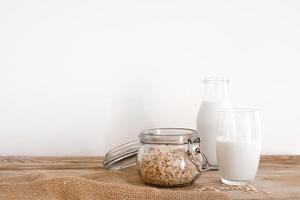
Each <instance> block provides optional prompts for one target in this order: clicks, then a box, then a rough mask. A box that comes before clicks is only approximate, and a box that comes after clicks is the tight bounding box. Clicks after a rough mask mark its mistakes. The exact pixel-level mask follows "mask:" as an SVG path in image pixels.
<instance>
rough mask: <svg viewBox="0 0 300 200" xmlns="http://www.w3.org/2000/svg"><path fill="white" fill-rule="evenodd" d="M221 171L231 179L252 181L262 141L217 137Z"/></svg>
mask: <svg viewBox="0 0 300 200" xmlns="http://www.w3.org/2000/svg"><path fill="white" fill-rule="evenodd" d="M217 157H218V165H219V173H220V175H221V177H222V178H224V179H226V180H229V181H241V182H242V181H251V180H253V179H254V178H255V176H256V172H257V168H258V164H259V158H260V142H259V141H257V142H255V141H254V142H241V141H233V140H228V139H224V137H218V138H217Z"/></svg>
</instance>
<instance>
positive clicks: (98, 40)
mask: <svg viewBox="0 0 300 200" xmlns="http://www.w3.org/2000/svg"><path fill="white" fill-rule="evenodd" d="M299 11H300V1H296V0H294V1H274V0H265V1H261V0H257V1H238V0H237V1H198V0H194V1H174V0H170V1H165V0H149V1H145V0H136V1H135V0H126V1H122V0H117V1H116V0H114V1H104V0H102V1H98V0H81V1H79V0H77V1H75V0H57V1H50V0H49V1H46V0H42V1H41V0H28V1H21V0H1V1H0V133H1V134H0V154H1V155H101V154H103V153H105V152H106V151H107V150H108V149H109V148H111V147H112V146H115V145H118V144H120V143H122V142H126V141H128V140H131V139H135V138H137V136H138V134H139V131H140V130H142V129H146V128H152V127H190V128H195V119H196V114H197V112H198V108H199V106H200V103H201V96H202V92H203V87H202V79H203V77H205V76H223V75H224V76H226V77H228V78H229V79H230V80H231V85H230V92H231V99H232V101H233V102H234V103H235V105H236V106H247V107H258V108H260V109H261V112H262V119H263V153H264V154H300V142H299V141H300V125H299V122H300V121H299V120H300V107H299V103H300V93H299V92H300V91H299V84H300V78H299V76H300V74H299V67H300V12H299Z"/></svg>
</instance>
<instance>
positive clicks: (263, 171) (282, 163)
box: [0, 156, 300, 199]
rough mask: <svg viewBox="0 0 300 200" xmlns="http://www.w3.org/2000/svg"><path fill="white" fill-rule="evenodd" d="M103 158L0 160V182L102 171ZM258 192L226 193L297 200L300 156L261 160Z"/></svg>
mask: <svg viewBox="0 0 300 200" xmlns="http://www.w3.org/2000/svg"><path fill="white" fill-rule="evenodd" d="M102 160H103V157H0V181H1V180H4V179H5V178H6V177H8V176H10V177H11V176H17V175H22V174H26V173H31V172H35V171H41V170H42V171H50V172H51V173H54V174H58V175H59V174H64V173H66V172H67V173H68V174H72V175H76V174H78V175H80V174H81V173H86V172H88V171H95V170H99V169H101V168H103V165H102ZM197 184H201V185H202V184H206V185H211V186H219V185H221V183H220V180H219V176H218V172H217V171H208V172H205V173H203V174H202V176H201V177H200V178H199V180H198V181H197ZM253 185H254V186H255V187H257V188H258V189H259V190H260V191H259V192H255V193H247V192H241V191H238V192H237V191H235V192H227V193H228V194H229V196H230V197H231V198H232V199H300V156H263V157H262V159H261V163H260V167H259V171H258V175H257V178H256V181H255V182H254V184H253Z"/></svg>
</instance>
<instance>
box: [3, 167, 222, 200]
mask: <svg viewBox="0 0 300 200" xmlns="http://www.w3.org/2000/svg"><path fill="white" fill-rule="evenodd" d="M0 173H1V175H0V200H6V199H7V200H23V199H30V200H65V199H66V200H79V199H83V200H94V199H95V200H96V199H97V200H102V199H103V200H111V199H113V200H114V199H121V200H122V199H124V200H138V199H145V200H147V199H149V200H157V199H162V200H164V199H165V200H196V199H197V200H198V199H199V200H200V199H203V200H213V199H214V200H219V199H220V200H225V199H228V197H227V195H225V194H224V193H221V192H214V191H200V190H199V189H200V188H201V187H202V186H201V185H198V184H194V185H192V186H188V187H182V188H171V189H166V188H156V187H151V186H147V185H144V184H143V183H142V182H141V180H140V177H139V175H138V173H137V170H136V168H135V167H134V166H133V167H130V168H128V169H125V170H121V171H107V170H105V169H103V168H99V169H93V170H78V169H69V170H65V169H64V167H63V166H60V169H59V170H49V169H47V170H44V169H43V170H26V169H22V170H14V171H10V170H5V171H0ZM200 178H201V177H200Z"/></svg>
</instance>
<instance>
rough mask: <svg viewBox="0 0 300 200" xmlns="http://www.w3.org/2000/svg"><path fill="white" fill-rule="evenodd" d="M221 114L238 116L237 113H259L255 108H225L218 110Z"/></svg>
mask: <svg viewBox="0 0 300 200" xmlns="http://www.w3.org/2000/svg"><path fill="white" fill-rule="evenodd" d="M220 112H221V113H232V114H235V113H236V114H238V113H256V112H259V109H256V108H226V109H222V110H220Z"/></svg>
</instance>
